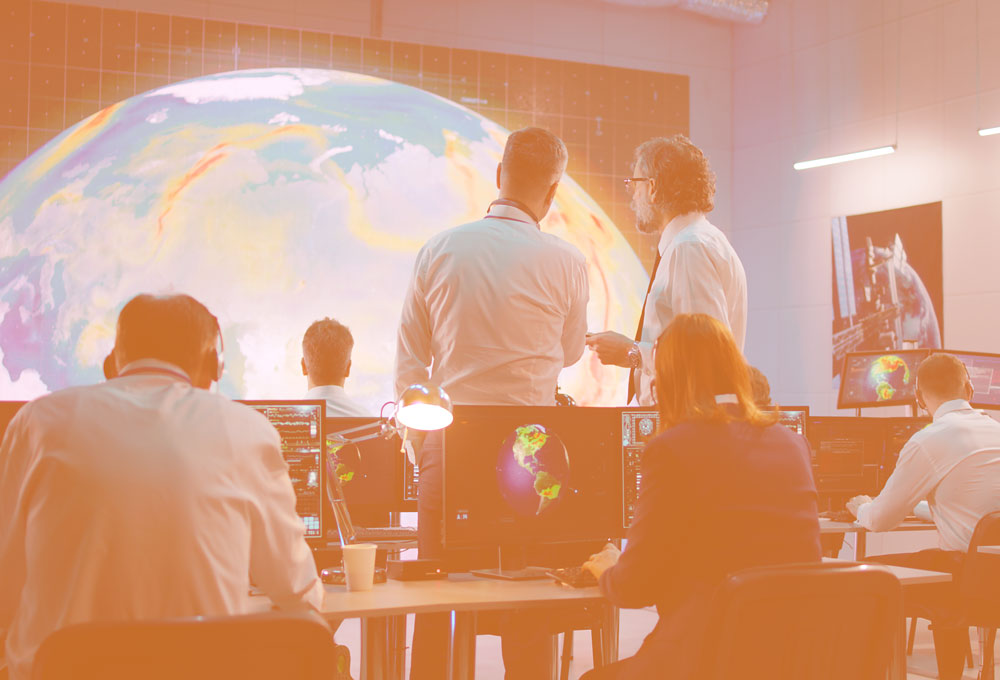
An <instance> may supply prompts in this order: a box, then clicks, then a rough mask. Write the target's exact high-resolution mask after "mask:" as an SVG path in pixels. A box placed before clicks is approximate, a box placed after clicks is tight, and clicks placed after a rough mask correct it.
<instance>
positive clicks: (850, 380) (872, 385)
mask: <svg viewBox="0 0 1000 680" xmlns="http://www.w3.org/2000/svg"><path fill="white" fill-rule="evenodd" d="M928 356H930V350H928V349H906V350H894V351H888V352H885V351H881V352H851V353H849V354H848V355H847V356H846V357H845V358H844V369H843V376H842V379H841V383H840V394H839V395H838V398H837V408H862V407H868V406H899V405H911V404H914V403H916V384H917V367H918V366H920V363H921V362H922V361H923V360H924V359H926V358H927V357H928Z"/></svg>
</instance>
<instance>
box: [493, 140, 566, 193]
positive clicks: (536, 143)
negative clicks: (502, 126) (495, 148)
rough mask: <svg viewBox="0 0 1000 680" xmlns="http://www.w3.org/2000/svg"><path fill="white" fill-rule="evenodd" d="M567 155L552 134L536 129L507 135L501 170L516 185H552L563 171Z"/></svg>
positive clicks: (563, 145) (561, 142) (559, 141)
mask: <svg viewBox="0 0 1000 680" xmlns="http://www.w3.org/2000/svg"><path fill="white" fill-rule="evenodd" d="M568 160H569V152H568V151H566V145H565V144H563V141H562V140H561V139H559V138H558V137H556V136H555V135H554V134H552V133H551V132H549V131H548V130H545V129H543V128H539V127H526V128H522V129H520V130H516V131H515V132H512V133H510V137H508V138H507V145H506V146H505V147H504V150H503V161H501V163H502V164H503V167H504V169H505V172H507V173H508V174H509V176H510V177H511V178H512V179H515V180H516V181H517V182H519V183H529V182H530V183H536V182H538V183H541V182H547V183H551V180H552V179H553V178H558V176H559V175H561V174H562V173H563V172H564V171H565V170H566V162H567V161H568Z"/></svg>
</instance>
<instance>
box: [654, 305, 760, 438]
mask: <svg viewBox="0 0 1000 680" xmlns="http://www.w3.org/2000/svg"><path fill="white" fill-rule="evenodd" d="M655 364H656V397H657V401H658V405H659V409H660V426H661V428H663V429H666V428H669V427H673V426H674V425H678V424H680V423H683V422H690V421H702V422H715V423H727V422H731V421H743V422H747V423H749V424H750V425H754V426H757V427H766V426H768V425H772V424H774V423H775V422H777V419H778V416H777V414H775V413H765V412H763V411H761V410H760V409H759V408H757V406H756V405H755V404H754V399H753V388H752V387H751V383H750V369H749V366H748V364H747V362H746V359H744V358H743V353H742V352H740V349H739V347H737V346H736V341H735V340H733V335H732V333H730V331H729V329H728V328H726V326H725V325H724V324H723V323H722V322H721V321H719V320H718V319H715V318H713V317H711V316H709V315H707V314H681V315H679V316H677V317H675V318H674V320H673V321H672V322H670V325H668V326H667V328H666V329H665V330H664V331H663V333H662V334H661V335H660V337H659V339H658V340H657V344H656V358H655ZM721 394H727V395H733V396H734V397H735V398H736V404H735V408H729V407H728V406H727V405H726V404H724V403H719V402H718V401H717V400H716V396H717V395H721Z"/></svg>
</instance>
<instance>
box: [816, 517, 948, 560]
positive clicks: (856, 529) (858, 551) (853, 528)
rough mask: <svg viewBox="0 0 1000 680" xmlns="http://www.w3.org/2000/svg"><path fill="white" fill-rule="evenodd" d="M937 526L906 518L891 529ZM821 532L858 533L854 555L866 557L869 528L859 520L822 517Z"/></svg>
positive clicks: (905, 529) (924, 528)
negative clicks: (838, 519) (843, 520)
mask: <svg viewBox="0 0 1000 680" xmlns="http://www.w3.org/2000/svg"><path fill="white" fill-rule="evenodd" d="M936 530H937V527H936V526H934V522H925V521H923V520H919V519H918V520H906V521H904V522H902V523H901V524H899V526H897V527H896V528H895V529H890V531H936ZM819 533H821V534H849V533H856V534H857V535H858V541H857V544H856V545H855V547H854V557H855V559H858V560H863V559H864V558H865V550H866V548H867V545H868V544H867V535H868V530H867V529H865V528H864V527H863V526H861V525H860V524H858V523H857V522H834V521H832V520H824V519H820V521H819Z"/></svg>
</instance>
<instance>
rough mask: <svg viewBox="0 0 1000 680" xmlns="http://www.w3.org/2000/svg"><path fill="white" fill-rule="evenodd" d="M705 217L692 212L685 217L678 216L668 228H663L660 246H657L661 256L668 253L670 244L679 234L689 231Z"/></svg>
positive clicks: (670, 222) (668, 223)
mask: <svg viewBox="0 0 1000 680" xmlns="http://www.w3.org/2000/svg"><path fill="white" fill-rule="evenodd" d="M703 217H705V213H700V212H691V213H686V214H684V215H678V216H677V217H675V218H674V219H672V220H670V221H669V222H667V226H666V227H664V228H663V233H662V234H660V244H659V246H657V250H659V252H660V256H662V255H663V254H664V253H665V252H667V248H668V247H669V246H670V243H671V242H672V241H673V240H674V238H675V237H676V236H677V234H679V233H681V232H682V231H683V230H685V229H687V228H688V227H690V226H691V225H692V224H694V223H695V222H697V221H698V220H700V219H702V218H703Z"/></svg>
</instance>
